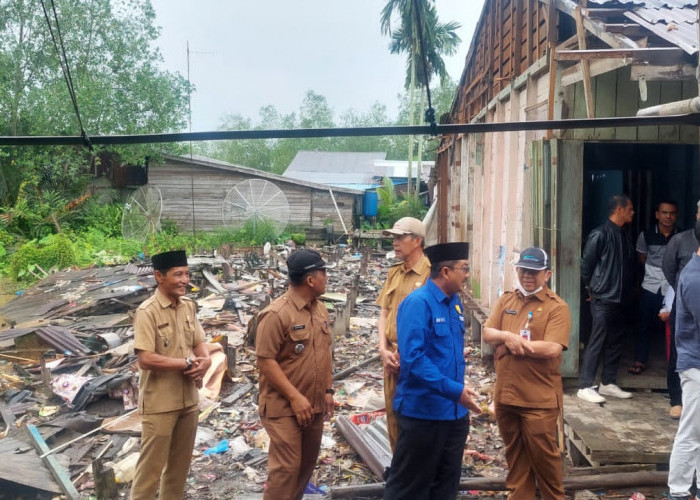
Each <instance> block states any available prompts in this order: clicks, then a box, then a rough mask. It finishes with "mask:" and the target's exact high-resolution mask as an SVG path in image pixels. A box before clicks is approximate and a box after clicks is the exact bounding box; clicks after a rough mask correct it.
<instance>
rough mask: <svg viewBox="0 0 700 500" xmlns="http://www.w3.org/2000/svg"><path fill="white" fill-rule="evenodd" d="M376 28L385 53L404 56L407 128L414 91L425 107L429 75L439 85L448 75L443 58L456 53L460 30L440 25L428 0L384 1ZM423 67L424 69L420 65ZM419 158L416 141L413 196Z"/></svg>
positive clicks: (412, 114)
mask: <svg viewBox="0 0 700 500" xmlns="http://www.w3.org/2000/svg"><path fill="white" fill-rule="evenodd" d="M416 7H418V9H420V11H419V13H420V18H421V21H422V22H421V25H422V35H423V45H424V49H425V57H423V55H422V53H421V46H420V41H419V37H418V16H417V15H416ZM394 13H396V14H397V15H398V17H399V19H400V25H399V27H398V28H397V29H395V30H393V32H392V29H391V21H392V17H393V15H394ZM380 27H381V32H382V33H383V34H388V35H389V36H390V37H391V42H390V43H389V50H390V51H391V53H392V54H401V53H406V54H407V56H406V83H405V88H406V90H407V91H408V98H409V113H408V116H409V125H414V124H415V104H416V100H415V91H416V88H417V87H420V88H421V91H420V109H423V107H424V106H425V93H424V91H423V89H424V88H425V87H427V85H429V82H428V81H426V75H427V78H428V79H429V78H430V76H432V75H438V76H439V77H440V80H441V82H442V81H444V80H445V79H446V78H447V77H448V75H447V70H446V69H445V61H444V60H443V59H442V56H443V55H452V54H454V53H455V52H456V51H457V47H458V46H459V43H460V42H461V39H460V37H459V35H457V30H458V29H459V28H461V25H460V24H459V23H458V22H455V21H451V22H448V23H441V22H440V21H439V20H438V15H437V10H436V8H435V5H434V4H433V3H431V2H430V1H429V0H428V1H426V0H418V1H414V0H387V3H386V5H385V6H384V8H383V9H382V12H381V17H380ZM426 64H427V67H425V68H424V66H425V65H426ZM426 69H427V71H425V70H426ZM413 150H414V148H413V136H409V137H408V186H407V192H408V193H409V194H410V193H411V177H412V174H413ZM422 155H423V140H422V137H419V139H418V174H417V175H416V193H418V191H419V190H420V169H421V162H422V158H421V157H422Z"/></svg>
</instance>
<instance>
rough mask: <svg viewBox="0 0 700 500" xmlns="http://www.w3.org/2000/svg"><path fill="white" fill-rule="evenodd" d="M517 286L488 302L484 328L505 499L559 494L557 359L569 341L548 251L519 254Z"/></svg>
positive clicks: (565, 309) (551, 498)
mask: <svg viewBox="0 0 700 500" xmlns="http://www.w3.org/2000/svg"><path fill="white" fill-rule="evenodd" d="M516 271H517V273H518V283H519V286H518V287H517V289H516V290H515V291H512V292H506V293H504V294H503V296H502V297H501V298H500V300H499V301H498V303H497V304H496V306H495V307H494V308H493V311H492V312H491V315H490V316H489V319H488V320H487V321H486V323H485V324H484V329H483V332H482V335H483V339H484V341H485V342H488V343H489V344H492V345H495V346H496V352H495V360H496V388H495V393H494V402H495V406H496V421H497V423H498V429H499V431H500V433H501V437H503V442H504V444H505V446H506V460H507V462H508V468H509V471H508V476H507V478H506V486H507V487H508V490H509V496H508V498H511V499H518V500H529V499H533V500H534V499H535V487H536V485H537V487H539V490H540V498H543V499H544V500H564V484H563V477H562V475H563V468H562V457H561V453H560V450H559V446H558V445H557V440H556V426H557V420H558V418H559V416H560V415H561V412H562V408H563V406H562V382H561V372H560V371H559V366H560V365H561V359H562V351H563V350H564V349H566V348H567V346H568V345H569V333H570V332H569V330H570V328H571V316H570V313H569V306H568V305H566V302H564V301H563V300H562V299H561V298H560V297H559V296H558V295H557V294H556V293H554V292H553V291H551V290H550V289H549V288H547V284H546V283H547V281H548V280H549V278H550V277H551V275H552V272H551V271H550V270H549V257H548V256H547V253H546V252H545V251H544V250H542V249H540V248H536V247H530V248H526V249H525V250H523V251H522V252H521V253H520V260H519V261H518V263H517V264H516Z"/></svg>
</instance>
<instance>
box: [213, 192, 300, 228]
mask: <svg viewBox="0 0 700 500" xmlns="http://www.w3.org/2000/svg"><path fill="white" fill-rule="evenodd" d="M221 216H222V218H223V221H224V225H226V226H228V227H231V228H233V229H241V228H242V227H244V226H245V225H246V224H248V223H251V224H252V226H253V231H256V230H257V229H258V227H259V226H260V225H262V224H267V225H269V226H270V227H272V228H273V229H274V231H275V234H276V235H277V236H279V235H280V234H282V231H284V229H285V228H286V227H287V222H288V221H289V203H287V197H286V196H285V195H284V192H283V191H282V190H281V189H280V188H278V187H277V186H276V185H275V184H273V183H272V182H269V181H266V180H263V179H248V180H245V181H241V182H239V183H238V184H236V185H235V186H233V187H232V188H231V189H229V191H228V193H226V197H225V198H224V201H223V203H222V204H221Z"/></svg>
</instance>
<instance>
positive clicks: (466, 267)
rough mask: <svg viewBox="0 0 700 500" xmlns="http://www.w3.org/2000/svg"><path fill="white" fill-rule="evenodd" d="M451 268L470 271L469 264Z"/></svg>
mask: <svg viewBox="0 0 700 500" xmlns="http://www.w3.org/2000/svg"><path fill="white" fill-rule="evenodd" d="M450 269H459V270H460V271H462V272H463V273H464V274H467V273H469V266H450Z"/></svg>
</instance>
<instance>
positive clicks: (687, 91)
mask: <svg viewBox="0 0 700 500" xmlns="http://www.w3.org/2000/svg"><path fill="white" fill-rule="evenodd" d="M697 95H698V82H697V80H685V81H683V84H682V99H692V98H693V97H697ZM699 130H700V128H698V127H690V126H688V125H684V126H682V127H681V132H680V140H681V142H682V143H685V144H697V142H698V131H699Z"/></svg>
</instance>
